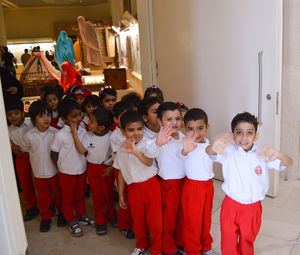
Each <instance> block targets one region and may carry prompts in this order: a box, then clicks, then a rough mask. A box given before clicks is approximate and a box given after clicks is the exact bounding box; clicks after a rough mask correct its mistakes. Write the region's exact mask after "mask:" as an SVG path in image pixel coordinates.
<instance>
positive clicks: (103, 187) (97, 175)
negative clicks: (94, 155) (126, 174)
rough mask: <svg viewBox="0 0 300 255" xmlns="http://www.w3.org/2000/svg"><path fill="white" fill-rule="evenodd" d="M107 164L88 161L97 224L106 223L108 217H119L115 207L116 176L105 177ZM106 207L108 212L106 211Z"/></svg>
mask: <svg viewBox="0 0 300 255" xmlns="http://www.w3.org/2000/svg"><path fill="white" fill-rule="evenodd" d="M107 167H108V166H107V165H102V164H92V163H88V167H87V175H88V179H89V184H90V187H91V191H92V195H93V206H94V211H95V220H96V224H105V223H106V217H107V219H109V220H111V219H113V218H116V217H117V213H116V211H115V208H114V176H113V175H111V176H108V177H105V178H104V177H103V171H104V170H105V169H106V168H107ZM105 207H106V209H107V212H105Z"/></svg>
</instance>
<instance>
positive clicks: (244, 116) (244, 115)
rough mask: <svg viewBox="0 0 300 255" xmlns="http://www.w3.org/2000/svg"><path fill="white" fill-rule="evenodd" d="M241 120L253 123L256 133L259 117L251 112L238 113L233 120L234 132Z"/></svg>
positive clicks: (232, 127)
mask: <svg viewBox="0 0 300 255" xmlns="http://www.w3.org/2000/svg"><path fill="white" fill-rule="evenodd" d="M241 122H248V123H250V124H253V126H254V129H255V133H256V132H257V126H258V121H257V118H256V117H255V116H254V115H252V114H251V113H249V112H243V113H238V114H237V115H235V117H234V118H233V119H232V121H231V131H232V133H233V132H234V129H235V128H236V126H237V125H238V124H239V123H241Z"/></svg>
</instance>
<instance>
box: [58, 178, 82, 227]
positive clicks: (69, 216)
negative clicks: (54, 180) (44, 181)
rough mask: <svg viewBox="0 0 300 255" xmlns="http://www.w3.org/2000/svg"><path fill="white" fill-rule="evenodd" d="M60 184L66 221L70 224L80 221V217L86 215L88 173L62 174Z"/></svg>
mask: <svg viewBox="0 0 300 255" xmlns="http://www.w3.org/2000/svg"><path fill="white" fill-rule="evenodd" d="M59 184H60V187H61V193H62V211H63V215H64V217H65V219H66V220H67V221H68V222H71V221H74V220H78V216H82V215H85V214H86V208H85V202H84V189H85V185H86V173H85V172H84V173H83V174H80V175H71V174H63V173H61V172H60V173H59ZM74 211H75V214H74Z"/></svg>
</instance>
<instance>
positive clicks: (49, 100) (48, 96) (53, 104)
mask: <svg viewBox="0 0 300 255" xmlns="http://www.w3.org/2000/svg"><path fill="white" fill-rule="evenodd" d="M43 101H44V102H46V104H47V105H49V107H50V109H51V111H52V117H51V123H50V126H51V127H54V128H56V129H60V127H59V126H57V123H58V119H59V118H58V104H59V103H60V101H61V98H60V97H59V95H58V92H57V90H56V89H55V88H54V87H53V88H52V89H48V90H47V91H46V92H45V95H44V97H43Z"/></svg>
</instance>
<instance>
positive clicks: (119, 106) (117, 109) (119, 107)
mask: <svg viewBox="0 0 300 255" xmlns="http://www.w3.org/2000/svg"><path fill="white" fill-rule="evenodd" d="M130 110H132V107H131V106H130V105H128V104H125V103H123V102H121V101H120V102H117V103H115V105H114V108H113V114H114V117H115V118H118V117H119V116H120V115H121V114H122V113H124V112H127V111H130Z"/></svg>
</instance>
